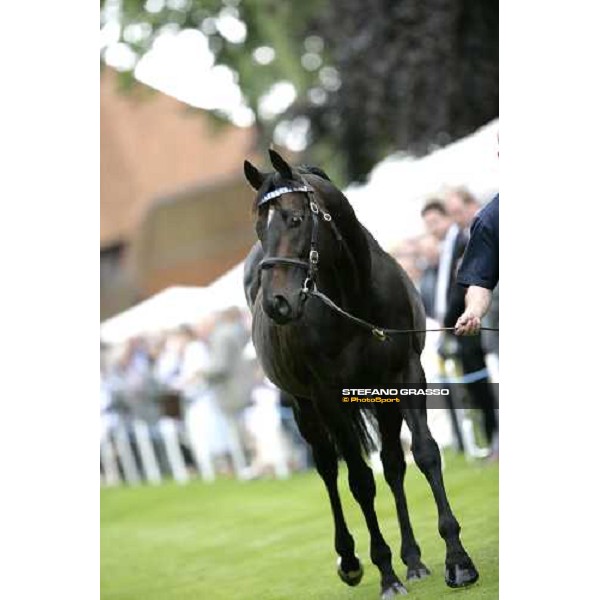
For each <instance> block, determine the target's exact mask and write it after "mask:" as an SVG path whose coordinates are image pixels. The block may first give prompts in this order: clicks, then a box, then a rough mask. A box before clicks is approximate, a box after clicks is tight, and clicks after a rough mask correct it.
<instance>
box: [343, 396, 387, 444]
mask: <svg viewBox="0 0 600 600" xmlns="http://www.w3.org/2000/svg"><path fill="white" fill-rule="evenodd" d="M339 419H340V420H341V421H343V422H344V424H345V425H346V426H347V427H346V428H343V429H346V430H348V429H349V430H350V431H349V433H350V435H352V436H353V437H354V438H355V439H357V440H358V442H359V444H360V448H361V451H362V452H363V454H370V453H371V452H373V451H375V450H376V449H377V446H378V441H379V431H378V428H377V421H376V419H375V414H374V412H373V410H372V409H370V408H367V407H361V406H358V405H356V404H354V405H348V404H343V403H342V404H340V414H339ZM343 429H342V430H343ZM337 431H340V429H337ZM338 435H339V434H338ZM335 443H336V446H337V447H338V451H339V452H340V454H341V448H340V443H339V440H338V439H336V440H335Z"/></svg>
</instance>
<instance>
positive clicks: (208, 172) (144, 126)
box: [100, 67, 254, 247]
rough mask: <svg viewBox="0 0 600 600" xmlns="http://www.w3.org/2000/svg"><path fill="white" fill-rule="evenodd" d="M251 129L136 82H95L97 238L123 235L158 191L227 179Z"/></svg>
mask: <svg viewBox="0 0 600 600" xmlns="http://www.w3.org/2000/svg"><path fill="white" fill-rule="evenodd" d="M253 141H254V132H253V129H252V128H239V127H234V126H231V125H217V124H216V123H215V121H214V120H213V119H212V118H211V117H210V115H208V114H207V113H204V112H203V111H200V110H198V109H193V108H191V107H189V106H188V105H186V104H184V103H183V102H180V101H178V100H176V99H175V98H172V97H170V96H166V95H165V94H162V93H160V92H158V91H155V90H152V89H151V88H149V87H147V86H145V85H143V84H140V83H136V84H135V85H134V88H133V89H132V90H131V91H130V92H129V93H123V92H121V91H119V90H118V76H117V73H116V72H115V71H114V70H112V69H110V68H108V67H107V68H104V69H103V71H102V75H101V85H100V184H101V190H100V244H101V247H106V246H110V245H112V244H115V243H117V242H120V241H129V240H130V238H131V237H132V235H133V234H134V232H135V230H136V228H137V226H138V224H139V223H140V220H141V219H142V217H143V215H144V213H145V212H146V210H147V209H148V208H149V206H150V205H151V204H152V202H153V201H154V200H155V199H156V198H157V197H159V196H164V195H166V194H170V193H172V192H173V191H174V190H179V189H185V188H188V187H190V186H194V185H201V184H210V183H212V182H214V181H215V180H222V179H224V178H228V177H234V176H235V175H238V174H239V173H240V171H241V165H242V164H243V161H244V159H245V158H246V157H248V156H249V155H251V154H252V145H253Z"/></svg>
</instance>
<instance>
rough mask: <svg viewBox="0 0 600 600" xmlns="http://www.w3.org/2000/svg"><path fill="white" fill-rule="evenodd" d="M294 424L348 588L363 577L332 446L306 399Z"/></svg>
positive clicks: (296, 412)
mask: <svg viewBox="0 0 600 600" xmlns="http://www.w3.org/2000/svg"><path fill="white" fill-rule="evenodd" d="M294 415H295V418H296V423H297V424H298V428H299V429H300V433H301V434H302V437H303V438H304V439H305V440H306V441H307V442H308V443H309V444H310V446H311V448H312V453H313V459H314V461H315V466H316V468H317V472H318V473H319V475H320V476H321V478H322V479H323V482H324V483H325V487H326V488H327V494H328V495H329V502H330V504H331V512H332V514H333V523H334V528H335V535H334V545H335V550H336V552H337V553H338V557H339V558H338V575H339V577H340V579H341V580H342V581H343V582H344V583H346V584H348V585H351V586H354V585H358V584H359V583H360V580H361V579H362V576H363V567H362V564H361V562H360V560H359V558H358V557H357V556H356V554H355V553H354V538H353V537H352V535H351V533H350V531H349V530H348V526H347V525H346V520H345V518H344V512H343V509H342V502H341V500H340V495H339V492H338V487H337V476H338V458H337V454H336V451H335V447H334V445H333V443H332V442H331V440H330V439H329V436H328V434H327V433H326V431H325V429H324V428H323V425H322V424H321V422H320V417H319V416H318V415H317V414H316V412H315V410H314V408H313V406H312V403H311V401H310V400H299V401H298V404H297V406H296V407H295V408H294Z"/></svg>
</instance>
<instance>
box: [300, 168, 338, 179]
mask: <svg viewBox="0 0 600 600" xmlns="http://www.w3.org/2000/svg"><path fill="white" fill-rule="evenodd" d="M298 171H299V172H300V173H303V174H304V173H309V174H311V175H318V176H319V177H321V178H322V179H327V181H331V177H329V175H327V173H325V171H323V169H321V168H320V167H314V166H313V165H300V166H299V167H298ZM331 183H333V181H331Z"/></svg>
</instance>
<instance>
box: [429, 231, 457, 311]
mask: <svg viewBox="0 0 600 600" xmlns="http://www.w3.org/2000/svg"><path fill="white" fill-rule="evenodd" d="M459 232H460V229H459V227H458V225H456V223H454V224H452V225H451V226H450V228H449V229H448V232H447V233H446V237H445V238H444V241H443V242H442V244H441V248H440V264H439V267H438V278H437V285H436V290H435V305H434V313H435V316H436V318H437V320H438V321H439V322H440V323H442V322H443V321H444V316H445V315H446V308H447V306H446V305H447V302H446V299H447V296H448V286H449V285H450V275H451V268H452V251H453V250H454V242H455V241H456V238H457V236H458V234H459Z"/></svg>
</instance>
